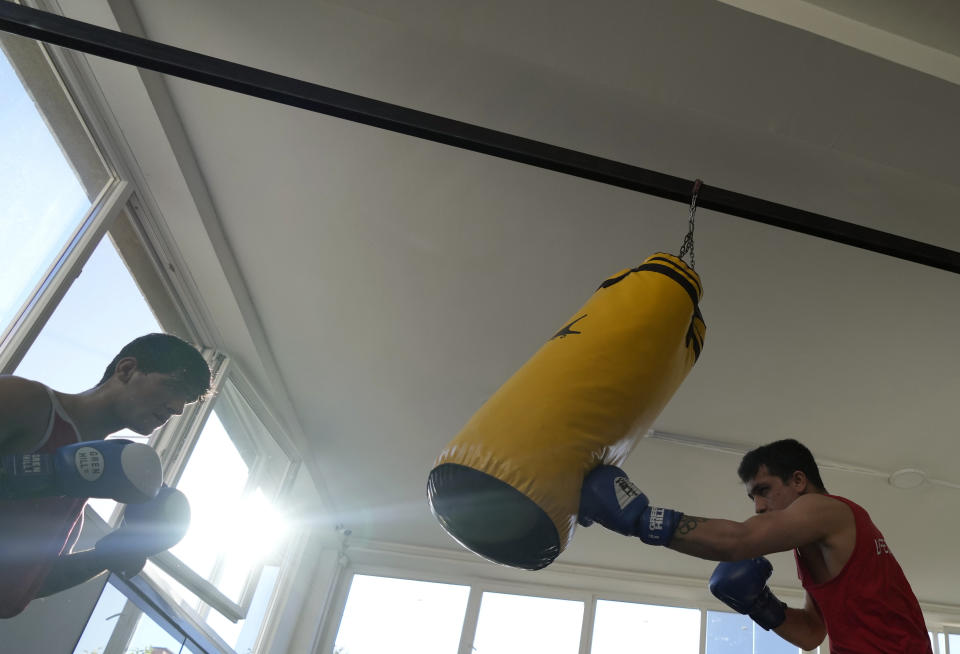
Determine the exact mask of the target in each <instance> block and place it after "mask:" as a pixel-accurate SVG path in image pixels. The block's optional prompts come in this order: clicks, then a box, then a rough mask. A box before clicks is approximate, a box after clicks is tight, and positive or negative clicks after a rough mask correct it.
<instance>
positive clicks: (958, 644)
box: [937, 634, 960, 654]
mask: <svg viewBox="0 0 960 654" xmlns="http://www.w3.org/2000/svg"><path fill="white" fill-rule="evenodd" d="M937 639H938V640H939V641H940V652H941V653H942V652H946V651H947V649H948V647H946V645H949V650H950V651H951V652H953V653H954V654H956V653H957V652H960V635H958V634H950V636H949V639H948V637H947V636H946V635H945V634H937ZM944 641H947V642H946V643H944Z"/></svg>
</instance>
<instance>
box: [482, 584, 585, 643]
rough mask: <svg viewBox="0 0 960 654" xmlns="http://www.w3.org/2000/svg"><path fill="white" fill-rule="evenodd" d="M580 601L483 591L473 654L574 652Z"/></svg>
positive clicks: (578, 627)
mask: <svg viewBox="0 0 960 654" xmlns="http://www.w3.org/2000/svg"><path fill="white" fill-rule="evenodd" d="M582 624H583V602H577V601H572V600H559V599H550V598H546V597H529V596H526V595H503V594H500V593H484V594H483V599H482V601H481V603H480V616H479V618H478V620H477V633H476V636H475V637H474V640H473V651H474V652H475V653H476V654H531V653H533V652H545V653H546V652H550V654H576V653H577V652H578V651H580V629H581V626H582Z"/></svg>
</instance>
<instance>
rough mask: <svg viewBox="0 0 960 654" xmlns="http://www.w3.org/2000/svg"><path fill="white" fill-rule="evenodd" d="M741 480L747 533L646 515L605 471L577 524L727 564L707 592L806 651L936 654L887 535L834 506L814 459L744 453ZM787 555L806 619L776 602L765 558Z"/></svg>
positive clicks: (662, 512)
mask: <svg viewBox="0 0 960 654" xmlns="http://www.w3.org/2000/svg"><path fill="white" fill-rule="evenodd" d="M737 473H738V475H739V477H740V479H741V480H742V481H743V483H744V484H745V486H746V490H747V495H748V497H749V498H750V499H751V500H753V502H754V509H755V512H756V514H757V515H755V516H753V517H752V518H750V519H748V520H745V521H743V522H735V521H732V520H722V519H713V518H710V519H708V518H702V517H696V516H690V515H686V514H684V513H681V512H679V511H675V510H672V509H664V508H660V507H654V506H650V502H649V500H648V499H647V496H646V495H644V494H643V493H642V492H641V491H640V490H639V489H638V488H637V487H636V485H634V484H633V483H632V482H631V481H630V479H628V478H627V475H626V474H625V473H624V472H623V470H621V469H620V468H617V467H615V466H608V465H601V466H599V467H598V468H596V469H594V470H592V471H591V472H590V473H589V474H587V476H586V478H585V479H584V482H583V488H582V491H581V498H580V512H579V518H578V522H579V523H580V524H581V525H584V526H589V525H590V524H592V523H593V522H597V523H599V524H601V525H603V526H604V527H606V528H608V529H611V530H613V531H616V532H618V533H620V534H624V535H627V536H637V537H639V538H640V539H641V540H642V541H643V542H644V543H647V544H650V545H661V546H665V547H668V548H670V549H673V550H675V551H677V552H681V553H684V554H689V555H691V556H696V557H699V558H702V559H708V560H712V561H720V564H719V565H717V567H716V569H715V570H714V573H713V575H712V576H711V578H710V582H709V587H710V591H711V592H712V593H713V594H714V596H716V597H717V598H718V599H720V600H721V601H722V602H724V603H725V604H726V605H727V606H729V607H731V608H732V609H734V610H735V611H737V612H739V613H742V614H745V615H749V616H750V617H751V618H752V619H753V620H754V621H755V622H756V623H757V624H758V625H759V626H761V627H762V628H764V629H767V630H773V631H774V632H776V633H777V634H778V635H779V636H781V637H782V638H784V639H785V640H787V641H789V642H791V643H792V644H794V645H796V646H798V647H800V648H802V649H804V650H813V649H816V648H817V647H818V646H819V645H820V643H822V642H823V639H824V637H825V636H829V637H830V645H831V649H832V651H842V652H850V653H855V654H877V653H880V654H902V653H903V652H911V653H914V652H916V653H918V654H922V653H925V652H931V646H930V639H929V637H928V635H927V628H926V624H925V622H924V618H923V613H922V612H921V610H920V604H919V602H917V598H916V596H915V595H914V594H913V590H912V589H911V588H910V584H909V582H908V581H907V579H906V576H905V575H904V574H903V570H902V569H901V568H900V565H899V563H897V560H896V559H895V558H894V556H893V554H892V553H891V551H890V548H889V547H888V546H887V544H886V541H885V539H884V537H883V534H882V533H881V532H880V531H879V529H877V527H876V526H875V525H874V524H873V522H872V521H871V520H870V516H869V515H868V514H867V512H866V511H865V510H864V509H863V508H862V507H860V506H859V505H857V504H855V503H854V502H852V501H850V500H848V499H846V498H843V497H839V496H836V495H829V494H827V491H826V488H825V487H824V484H823V480H822V479H821V477H820V471H819V468H818V467H817V464H816V462H815V461H814V458H813V455H812V454H811V453H810V450H808V449H807V448H806V447H805V446H804V445H802V444H801V443H799V442H797V441H795V440H792V439H787V440H782V441H776V442H774V443H770V444H768V445H764V446H762V447H759V448H757V449H755V450H752V451H750V452H748V453H747V454H746V455H745V456H744V457H743V459H742V461H741V462H740V467H739V469H738V471H737ZM791 549H792V550H793V551H794V557H795V559H796V563H797V572H798V574H799V576H800V580H801V582H802V585H803V587H804V589H805V590H806V591H807V592H806V601H805V604H804V607H803V608H799V609H798V608H790V607H787V605H786V604H785V603H784V602H781V601H780V600H779V599H777V598H776V596H775V595H774V594H773V593H772V592H771V591H770V588H769V587H768V586H767V580H768V579H769V577H770V575H771V574H772V572H773V567H772V566H771V565H770V562H769V561H767V559H765V558H763V557H764V555H766V554H772V553H774V552H784V551H787V550H791ZM841 572H843V574H842V575H841V574H840V573H841Z"/></svg>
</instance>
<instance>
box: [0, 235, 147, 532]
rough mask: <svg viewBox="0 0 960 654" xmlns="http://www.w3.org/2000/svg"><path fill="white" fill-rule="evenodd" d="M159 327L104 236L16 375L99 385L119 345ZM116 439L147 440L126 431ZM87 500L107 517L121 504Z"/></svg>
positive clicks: (69, 389) (58, 385)
mask: <svg viewBox="0 0 960 654" xmlns="http://www.w3.org/2000/svg"><path fill="white" fill-rule="evenodd" d="M0 240H2V239H0ZM158 331H161V330H160V325H159V323H158V322H157V319H156V317H155V316H154V315H153V312H152V311H151V309H150V306H149V305H148V304H147V301H146V299H144V297H143V294H142V293H140V289H139V288H138V287H137V285H136V283H135V282H134V280H133V278H132V277H131V276H130V273H129V272H128V271H127V267H126V265H125V264H124V263H123V260H122V259H121V258H120V255H119V253H118V252H117V249H116V248H115V247H114V246H113V243H112V242H111V241H110V239H109V238H104V239H103V240H102V241H101V242H100V244H99V245H98V246H97V248H96V249H95V250H94V251H93V253H92V254H91V255H90V259H89V260H88V261H87V263H86V265H84V267H83V272H81V273H80V276H79V277H78V278H77V280H76V281H75V282H74V283H73V285H72V286H71V287H70V290H69V291H67V293H66V295H64V297H63V299H62V300H61V301H60V304H59V305H58V306H57V308H56V310H55V311H54V312H53V314H52V315H51V316H50V319H49V320H48V321H47V324H46V325H44V327H43V330H42V331H41V332H40V334H39V335H38V336H37V339H36V340H35V341H34V342H33V345H31V347H30V349H29V350H28V351H27V354H26V356H25V357H24V358H23V361H21V362H20V365H19V366H18V367H17V369H16V371H15V374H17V375H19V376H21V377H26V378H28V379H35V380H37V381H39V382H43V383H44V384H46V385H47V386H50V387H51V388H54V389H56V390H58V391H62V392H66V393H80V392H83V391H85V390H87V389H89V388H92V387H94V386H96V385H97V383H98V382H99V381H100V378H101V377H102V376H103V372H104V370H105V369H106V367H107V365H108V364H109V363H110V362H111V361H112V360H113V357H114V356H116V354H117V352H119V351H120V348H122V347H123V346H124V345H126V344H127V343H129V342H130V341H132V340H133V339H134V338H136V337H138V336H142V335H144V334H149V333H152V332H158ZM82 437H83V434H81V438H82ZM114 437H117V438H119V437H122V438H130V439H139V441H140V442H143V441H144V440H145V437H143V436H140V435H139V434H134V433H133V432H131V431H129V430H126V429H125V430H123V431H121V432H117V434H115V435H114ZM88 504H89V505H90V507H91V508H93V509H94V510H95V511H96V512H97V513H98V514H99V515H100V517H102V518H103V519H104V520H109V518H110V514H111V512H112V511H113V508H114V507H115V506H116V503H115V502H113V501H111V500H90V501H89V502H88Z"/></svg>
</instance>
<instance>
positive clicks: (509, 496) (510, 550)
mask: <svg viewBox="0 0 960 654" xmlns="http://www.w3.org/2000/svg"><path fill="white" fill-rule="evenodd" d="M427 496H428V498H429V500H430V508H431V510H432V511H433V514H434V515H435V516H436V517H437V520H439V521H440V524H441V525H442V526H443V528H444V529H445V530H446V531H447V533H449V534H450V535H451V536H453V538H454V539H456V540H457V542H459V543H460V544H461V545H463V546H464V547H466V548H467V549H468V550H470V551H472V552H475V553H476V554H479V555H480V556H482V557H484V558H486V559H489V560H491V561H494V562H495V563H502V564H504V565H509V566H512V567H514V568H524V569H526V570H539V569H541V568H544V567H546V566H547V565H549V564H550V563H551V562H552V561H553V560H554V559H555V558H557V556H559V554H560V535H559V534H558V533H557V528H556V526H554V524H553V521H552V520H551V519H550V516H548V515H547V514H546V512H545V511H544V510H543V509H541V508H540V507H539V506H538V505H537V504H536V503H535V502H533V500H531V499H530V498H529V497H527V496H526V495H524V494H523V493H521V492H520V491H518V490H517V489H515V488H514V487H513V486H510V485H509V484H507V483H505V482H503V481H501V480H499V479H497V478H496V477H493V476H491V475H488V474H487V473H485V472H480V471H479V470H475V469H473V468H469V467H467V466H463V465H459V464H456V463H444V464H441V465H439V466H437V467H436V468H434V469H433V470H432V471H431V472H430V477H429V478H428V479H427Z"/></svg>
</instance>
